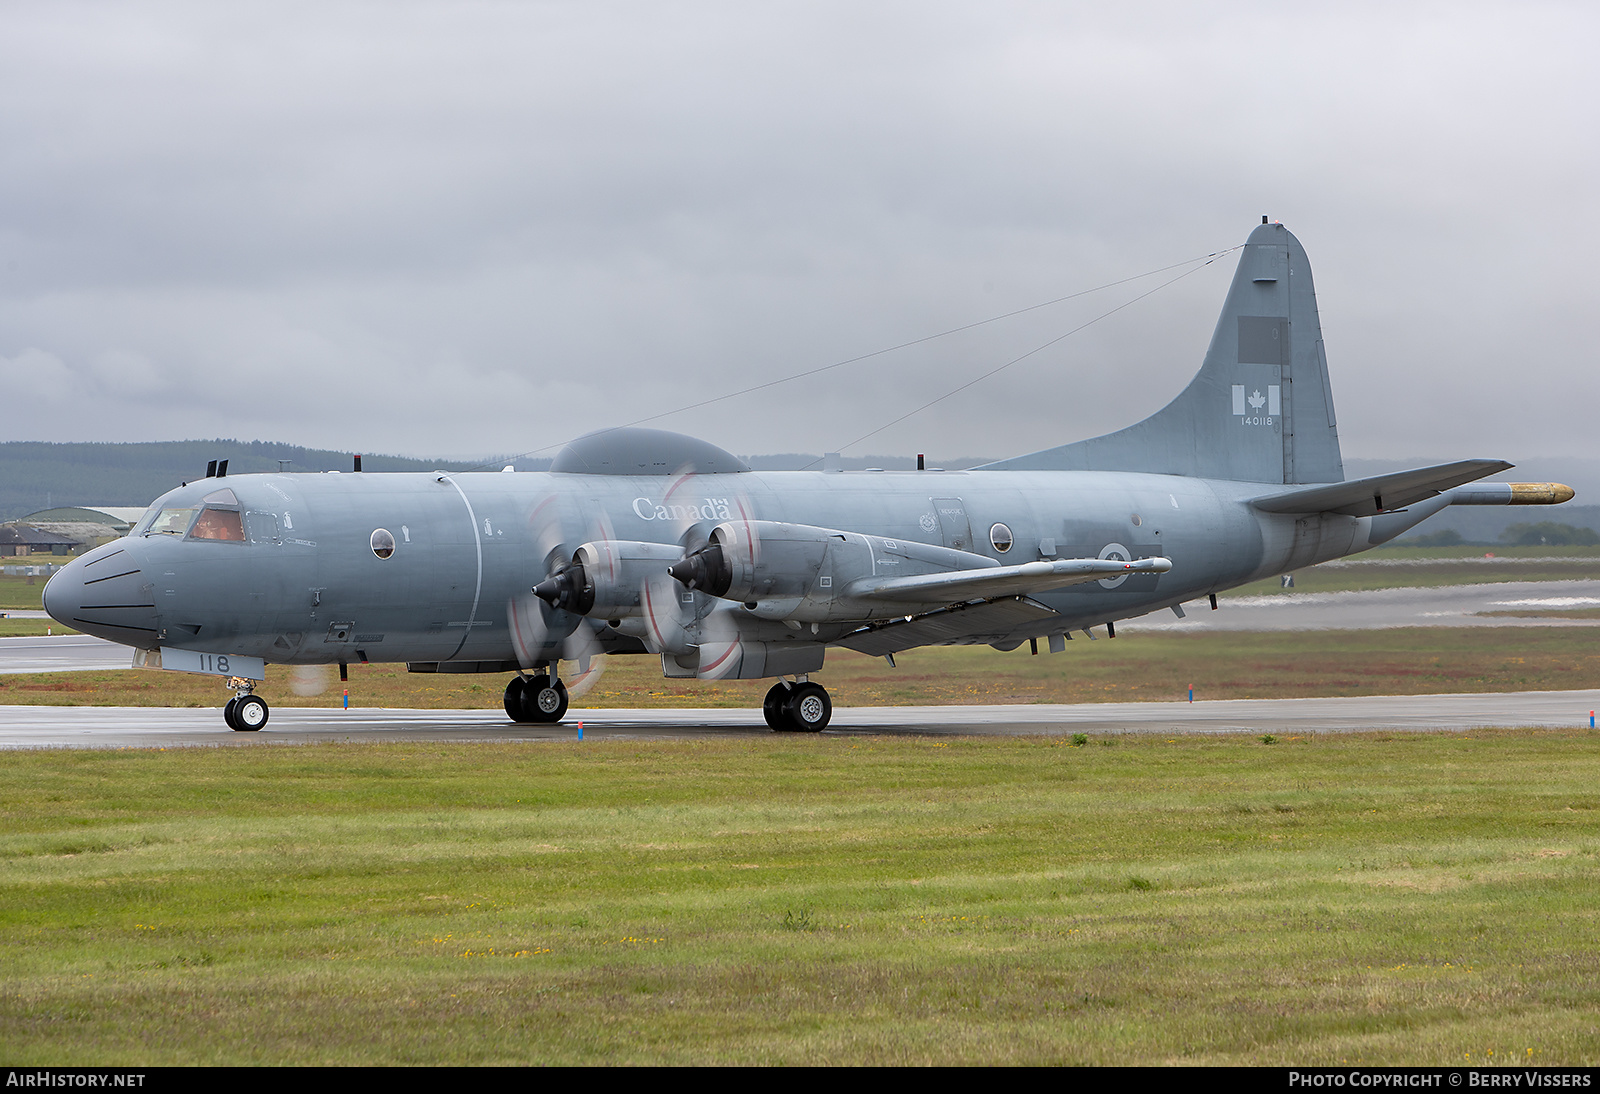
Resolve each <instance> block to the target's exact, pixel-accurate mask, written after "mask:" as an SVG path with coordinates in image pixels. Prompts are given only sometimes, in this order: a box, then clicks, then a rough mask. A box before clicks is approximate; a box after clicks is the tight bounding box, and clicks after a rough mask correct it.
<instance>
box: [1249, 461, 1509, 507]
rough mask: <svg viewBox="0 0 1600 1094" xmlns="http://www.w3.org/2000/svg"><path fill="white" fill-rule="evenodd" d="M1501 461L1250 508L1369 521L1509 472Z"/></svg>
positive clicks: (1278, 497)
mask: <svg viewBox="0 0 1600 1094" xmlns="http://www.w3.org/2000/svg"><path fill="white" fill-rule="evenodd" d="M1511 466H1512V465H1511V464H1509V463H1506V462H1505V461H1504V460H1460V461H1458V462H1456V463H1442V464H1439V465H1438V466H1436V467H1419V468H1416V469H1415V470H1412V471H1396V472H1395V473H1394V474H1392V475H1374V476H1373V477H1372V478H1370V479H1353V480H1351V481H1350V482H1336V483H1331V484H1329V485H1327V486H1307V487H1303V488H1302V489H1299V490H1286V491H1284V492H1282V493H1279V494H1268V495H1266V496H1265V497H1260V498H1256V499H1255V500H1254V501H1252V502H1251V503H1250V504H1251V505H1253V506H1255V507H1256V508H1257V509H1260V510H1261V511H1262V512H1264V513H1343V514H1345V515H1346V516H1352V517H1370V516H1373V515H1375V514H1377V513H1384V512H1388V511H1390V510H1394V509H1404V508H1405V507H1406V506H1408V505H1412V504H1414V503H1416V502H1419V501H1423V500H1424V499H1427V498H1431V497H1435V496H1436V495H1439V494H1442V493H1444V492H1445V491H1446V490H1449V489H1450V488H1451V487H1453V486H1460V485H1462V484H1463V483H1468V482H1472V481H1474V480H1475V479H1481V478H1483V477H1484V476H1485V475H1493V474H1495V473H1497V472H1500V471H1506V470H1509V469H1510V468H1511Z"/></svg>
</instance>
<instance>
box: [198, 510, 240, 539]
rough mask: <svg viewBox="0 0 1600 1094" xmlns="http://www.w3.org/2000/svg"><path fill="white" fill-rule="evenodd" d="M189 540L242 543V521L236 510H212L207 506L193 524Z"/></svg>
mask: <svg viewBox="0 0 1600 1094" xmlns="http://www.w3.org/2000/svg"><path fill="white" fill-rule="evenodd" d="M189 538H190V539H225V540H228V541H230V542H232V543H243V542H244V521H243V519H242V518H241V517H240V516H239V510H237V509H212V508H210V507H209V506H208V507H206V509H205V510H204V511H203V512H202V513H201V514H200V519H199V520H197V521H195V522H194V530H193V531H191V532H190V533H189Z"/></svg>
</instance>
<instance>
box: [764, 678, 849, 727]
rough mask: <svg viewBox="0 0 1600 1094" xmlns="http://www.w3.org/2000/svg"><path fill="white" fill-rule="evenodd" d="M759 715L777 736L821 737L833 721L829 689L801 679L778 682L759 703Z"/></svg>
mask: <svg viewBox="0 0 1600 1094" xmlns="http://www.w3.org/2000/svg"><path fill="white" fill-rule="evenodd" d="M761 713H762V715H763V716H764V717H765V718H766V720H767V725H769V726H771V727H772V728H773V730H774V731H776V732H778V733H821V732H822V731H823V730H824V729H826V728H828V720H829V719H830V718H832V717H833V700H831V699H829V698H828V689H827V688H825V687H823V686H822V685H821V684H814V683H812V682H811V681H809V680H807V679H805V678H804V677H801V678H800V679H798V680H796V681H795V682H794V683H790V682H789V681H788V680H779V681H778V682H777V683H776V684H773V685H772V689H771V690H770V691H768V692H767V695H766V698H765V699H763V700H762V701H761Z"/></svg>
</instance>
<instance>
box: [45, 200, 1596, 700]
mask: <svg viewBox="0 0 1600 1094" xmlns="http://www.w3.org/2000/svg"><path fill="white" fill-rule="evenodd" d="M357 461H358V462H357V470H359V457H358V458H357ZM1510 466H1511V465H1510V464H1508V463H1505V462H1504V461H1501V460H1486V459H1477V460H1463V461H1460V462H1457V463H1449V464H1442V465H1439V466H1434V467H1422V468H1417V469H1415V470H1411V471H1402V472H1399V473H1396V474H1390V475H1380V476H1377V477H1374V478H1366V479H1357V480H1353V481H1346V480H1345V477H1344V468H1343V464H1342V462H1341V458H1340V454H1339V437H1338V432H1337V430H1336V428H1335V422H1334V412H1333V393H1332V389H1331V388H1330V387H1329V383H1328V367H1327V358H1326V355H1325V353H1324V351H1323V343H1322V331H1321V325H1320V322H1319V320H1318V317H1317V301H1316V294H1315V291H1314V290H1313V288H1312V283H1311V267H1310V264H1309V263H1308V262H1307V260H1306V254H1305V251H1304V250H1303V249H1302V248H1301V246H1300V243H1299V241H1298V240H1297V239H1295V237H1294V236H1293V235H1291V234H1290V233H1289V232H1288V231H1287V230H1286V229H1285V228H1284V227H1283V226H1282V225H1281V224H1273V223H1268V222H1267V220H1266V218H1265V217H1263V218H1262V224H1261V226H1260V227H1258V228H1256V229H1255V230H1254V231H1253V232H1252V233H1251V234H1250V237H1249V240H1248V241H1247V242H1246V244H1245V245H1244V247H1243V248H1242V253H1241V255H1240V258H1239V266H1238V270H1237V272H1236V273H1235V275H1234V279H1233V284H1232V287H1231V288H1230V289H1229V290H1228V297H1227V300H1226V302H1225V303H1224V305H1223V309H1222V316H1221V318H1220V320H1219V321H1218V323H1217V328H1216V333H1215V334H1213V335H1212V338H1211V346H1210V349H1209V350H1208V351H1207V352H1206V356H1205V360H1204V363H1203V364H1202V365H1201V368H1200V371H1199V373H1198V374H1197V375H1196V376H1195V377H1194V379H1193V380H1192V381H1191V382H1190V383H1189V386H1188V387H1187V388H1185V389H1184V390H1183V392H1182V393H1181V394H1180V395H1178V397H1177V398H1176V399H1174V400H1173V401H1172V402H1171V403H1169V404H1168V405H1167V406H1166V407H1164V408H1163V409H1161V410H1160V411H1157V412H1156V413H1155V414H1153V415H1152V416H1150V417H1149V418H1146V419H1145V420H1144V421H1142V422H1139V423H1138V424H1136V425H1132V426H1129V427H1128V428H1126V429H1123V430H1120V431H1119V432H1116V433H1111V434H1107V435H1106V436H1103V437H1095V438H1093V439H1091V440H1085V441H1078V442H1076V443H1073V444H1067V445H1063V446H1061V447H1058V448H1051V449H1046V450H1045V451H1042V452H1035V453H1032V454H1031V455H1025V456H1018V457H1015V458H1013V459H1008V460H1001V461H999V462H998V463H991V464H986V465H984V466H981V467H977V468H973V469H971V470H967V471H939V470H934V469H929V470H919V471H906V472H850V473H844V472H837V471H786V472H767V473H762V472H755V471H752V470H750V468H749V467H748V466H747V465H746V464H745V463H744V462H743V461H742V460H740V459H738V458H737V457H735V456H733V455H730V454H729V453H727V452H725V451H723V450H722V449H720V448H718V447H716V446H715V445H712V444H709V443H707V442H705V441H701V440H695V439H693V438H690V437H685V436H681V435H678V434H674V433H667V432H663V431H660V430H652V429H638V428H625V429H615V430H607V431H602V432H599V433H593V434H590V435H588V436H585V437H582V438H579V439H578V440H575V441H573V442H571V443H570V444H568V445H567V446H566V447H565V448H564V449H563V450H562V451H561V452H560V453H559V454H558V455H557V456H556V458H555V460H554V462H553V463H552V465H551V468H550V470H549V471H548V472H538V473H534V472H520V473H510V474H506V473H450V474H447V473H445V472H442V471H440V472H435V473H432V474H384V475H372V474H366V475H363V474H337V473H324V474H319V475H311V474H277V475H239V476H234V477H231V478H230V477H228V476H227V464H226V461H224V462H223V463H222V464H221V465H220V466H219V467H213V468H208V473H207V476H206V477H205V478H203V479H201V480H198V481H196V482H191V483H187V484H185V485H184V486H182V487H180V488H179V489H177V490H173V491H170V492H168V493H167V494H165V495H163V496H162V497H160V498H159V499H157V500H156V501H155V502H154V503H153V504H152V505H151V506H150V508H149V510H148V511H147V512H146V513H145V515H144V517H143V518H142V519H141V520H140V521H139V522H138V523H137V524H136V525H135V526H134V527H133V528H132V530H131V531H130V532H129V534H128V535H127V536H126V537H125V538H123V539H121V540H118V541H116V542H114V543H108V544H106V545H104V546H102V547H99V548H96V549H95V550H93V551H91V552H89V553H88V554H86V555H84V556H83V557H81V558H79V559H77V560H75V561H73V562H72V563H71V564H69V565H68V566H66V567H65V568H64V569H62V570H61V571H59V572H58V573H57V574H56V575H55V576H54V577H53V578H51V580H50V582H49V584H48V585H47V586H46V587H45V591H44V600H45V608H46V610H47V611H48V612H49V613H50V615H51V616H53V617H54V618H55V619H57V620H59V621H60V622H62V623H64V624H66V625H68V626H71V627H75V628H78V629H79V630H82V631H85V632H88V633H90V634H94V635H99V636H102V637H105V638H109V639H111V640H113V641H116V642H121V643H124V644H126V645H129V646H132V647H134V650H135V653H134V661H135V664H142V665H146V666H151V667H160V668H164V669H173V670H178V671H186V672H199V673H210V674H214V675H217V676H219V677H225V678H228V683H229V686H231V687H232V688H233V690H234V692H235V695H234V698H233V699H232V700H231V701H229V703H228V704H227V707H226V708H225V712H224V716H225V719H226V721H227V723H228V725H229V726H231V727H232V728H233V729H235V730H243V731H249V730H258V729H260V728H261V727H262V726H263V725H265V724H266V722H267V717H268V709H267V704H266V702H265V701H264V700H263V699H262V698H261V697H260V696H259V695H256V694H254V690H253V689H254V686H255V683H256V682H257V681H260V680H262V679H264V678H265V665H266V664H267V663H275V664H285V665H308V664H311V665H314V664H335V663H336V664H338V665H339V666H340V670H341V675H342V674H343V673H344V670H345V666H346V665H347V664H348V663H349V662H350V661H360V662H368V661H386V662H402V661H403V662H406V664H407V667H408V669H409V670H410V671H412V672H479V673H506V672H512V673H515V674H516V675H515V676H513V677H512V679H511V681H510V683H509V685H508V686H507V687H506V692H505V709H506V713H507V714H508V715H509V716H510V717H511V718H512V719H513V720H514V721H517V722H558V721H560V720H561V719H562V717H563V715H564V714H565V713H566V710H567V703H568V687H567V685H568V683H572V684H573V685H574V690H576V686H577V685H578V684H579V683H581V682H583V681H586V680H590V679H592V678H593V675H594V672H595V670H596V666H597V665H598V663H599V657H600V655H602V654H625V653H633V654H646V653H647V654H650V655H653V656H659V657H660V659H661V667H662V671H663V672H664V673H665V675H666V676H668V677H698V678H700V679H758V678H769V677H776V678H778V680H777V682H776V683H775V684H774V685H773V687H772V689H771V690H770V691H769V692H768V693H767V696H766V701H765V703H764V705H763V709H764V711H765V714H766V718H767V722H768V724H769V725H771V726H772V728H773V729H775V730H798V731H817V730H820V729H822V728H823V727H825V726H826V725H827V724H828V720H829V717H830V716H831V711H832V705H831V703H830V701H829V698H828V693H827V691H826V690H825V689H824V688H823V687H822V686H821V685H820V684H818V683H816V682H815V681H814V680H812V679H810V677H811V675H812V674H813V673H816V672H817V671H818V670H820V669H821V668H822V667H823V661H824V656H825V653H826V651H827V649H828V647H830V646H842V647H844V648H846V649H851V650H857V651H860V652H862V653H867V654H873V655H879V656H884V657H887V658H888V659H889V660H890V662H891V663H892V662H893V658H894V655H895V654H896V653H899V652H900V651H902V650H908V649H912V648H914V647H917V646H923V645H940V644H972V645H975V644H979V643H983V644H989V645H993V646H996V647H998V648H1000V649H1003V650H1011V649H1015V648H1017V647H1018V646H1020V645H1021V644H1022V643H1024V642H1027V643H1029V644H1030V645H1031V646H1032V648H1033V649H1034V651H1035V652H1037V649H1038V642H1039V640H1040V639H1044V640H1045V641H1046V642H1047V643H1048V645H1049V648H1050V649H1051V650H1052V651H1060V650H1061V649H1063V648H1064V646H1065V641H1066V639H1068V638H1069V637H1070V636H1071V632H1073V631H1080V630H1081V631H1086V632H1089V633H1090V636H1091V637H1093V634H1092V631H1091V628H1094V627H1097V626H1104V627H1105V628H1106V630H1107V632H1108V633H1109V634H1110V635H1112V636H1114V635H1115V633H1116V632H1115V624H1116V621H1117V620H1121V619H1127V618H1130V617H1133V616H1139V615H1144V614H1146V613H1148V612H1152V611H1156V610H1159V609H1164V608H1170V609H1172V610H1173V611H1175V612H1177V613H1178V614H1179V615H1182V614H1183V608H1182V604H1183V603H1184V602H1185V601H1190V600H1195V599H1198V598H1200V597H1205V596H1208V595H1209V596H1210V599H1211V605H1212V607H1213V608H1214V607H1215V606H1216V593H1217V592H1219V591H1221V590H1223V589H1228V588H1231V587H1233V586H1237V585H1242V584H1244V583H1246V582H1250V581H1255V580H1257V579H1260V578H1263V577H1269V576H1272V575H1275V574H1282V573H1286V572H1288V571H1292V570H1296V569H1299V568H1301V567H1304V566H1310V565H1312V564H1314V563H1318V562H1324V561H1326V560H1328V559H1333V558H1338V557H1340V556H1342V555H1348V554H1353V553H1355V552H1357V551H1363V550H1366V549H1367V548H1369V547H1373V546H1376V545H1377V544H1380V543H1384V542H1386V541H1388V540H1391V539H1393V538H1394V537H1395V536H1397V535H1399V534H1400V533H1402V532H1404V531H1406V530H1407V529H1409V528H1411V527H1413V526H1415V525H1416V524H1417V523H1419V522H1420V521H1422V520H1425V519H1426V518H1427V517H1429V516H1431V515H1432V514H1434V513H1437V512H1438V511H1439V510H1441V509H1443V508H1444V507H1445V506H1447V505H1506V504H1510V505H1517V504H1553V503H1558V502H1561V501H1565V500H1567V499H1568V498H1570V497H1572V494H1573V492H1572V490H1571V489H1569V488H1568V487H1565V486H1561V485H1560V484H1556V483H1509V484H1508V483H1499V484H1486V485H1467V484H1469V483H1474V482H1475V481H1476V480H1478V479H1481V478H1483V477H1484V476H1486V475H1490V474H1493V473H1495V472H1499V471H1503V470H1506V469H1508V468H1509V467H1510ZM506 470H507V471H511V469H510V468H507V469H506ZM563 662H566V663H568V664H569V665H573V667H574V668H575V670H576V672H575V673H571V674H568V675H567V676H565V677H563V675H562V674H561V672H560V666H561V664H562V663H563ZM573 663H575V664H573Z"/></svg>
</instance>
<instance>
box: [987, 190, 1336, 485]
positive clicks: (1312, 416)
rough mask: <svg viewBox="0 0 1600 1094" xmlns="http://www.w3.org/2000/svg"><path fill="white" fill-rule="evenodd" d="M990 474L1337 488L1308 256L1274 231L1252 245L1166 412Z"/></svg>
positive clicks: (1256, 235)
mask: <svg viewBox="0 0 1600 1094" xmlns="http://www.w3.org/2000/svg"><path fill="white" fill-rule="evenodd" d="M1263 219H1264V218H1263ZM985 469H986V470H1018V471H1032V470H1038V471H1147V472H1154V473H1157V474H1167V475H1192V476H1196V477H1199V478H1207V479H1238V480H1244V481H1248V482H1270V483H1319V482H1342V481H1344V464H1343V461H1342V460H1341V459H1340V456H1339V433H1338V430H1337V429H1336V428H1335V422H1334V415H1333V392H1332V389H1330V388H1329V386H1328V360H1327V355H1326V353H1325V352H1324V350H1323V346H1322V324H1321V321H1320V320H1319V319H1318V317H1317V294H1316V290H1315V289H1314V288H1313V287H1312V284H1311V263H1310V262H1309V261H1308V260H1307V258H1306V252H1305V248H1303V247H1301V246H1300V241H1299V240H1298V239H1296V238H1295V237H1294V236H1293V235H1292V234H1290V232H1289V230H1288V229H1287V228H1285V227H1284V226H1283V225H1281V224H1267V223H1263V224H1262V225H1261V226H1260V227H1259V228H1257V229H1256V230H1255V231H1253V232H1251V233H1250V238H1249V239H1248V240H1247V241H1246V242H1245V245H1244V250H1243V252H1242V253H1241V254H1240V256H1239V268H1238V269H1237V270H1236V271H1235V272H1234V275H1233V285H1232V287H1230V288H1229V289H1228V299H1227V301H1226V303H1224V304H1223V306H1222V316H1221V318H1220V319H1218V320H1217V329H1216V333H1215V334H1213V335H1212V336H1211V348H1210V349H1208V350H1207V351H1206V357H1205V363H1204V364H1202V365H1201V366H1200V371H1199V372H1198V373H1197V374H1196V375H1195V378H1194V379H1193V380H1191V381H1189V386H1188V387H1186V388H1184V389H1183V392H1182V394H1180V395H1179V396H1178V397H1177V398H1176V399H1174V400H1172V402H1170V403H1168V404H1167V405H1166V406H1165V407H1163V408H1162V409H1161V410H1159V411H1157V412H1156V413H1155V414H1152V415H1151V416H1150V417H1148V418H1146V419H1145V420H1144V421H1142V422H1140V423H1138V424H1137V425H1131V426H1129V427H1128V428H1126V429H1122V430H1118V431H1117V432H1115V433H1108V434H1106V435H1105V436H1103V437H1094V438H1092V439H1090V440H1087V441H1077V442H1075V443H1073V444H1067V445H1062V446H1061V447H1059V448H1049V449H1045V450H1044V451H1043V452H1034V453H1032V454H1030V455H1027V456H1017V457H1015V458H1014V459H1009V460H1001V461H999V462H998V463H991V464H986V465H985Z"/></svg>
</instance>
